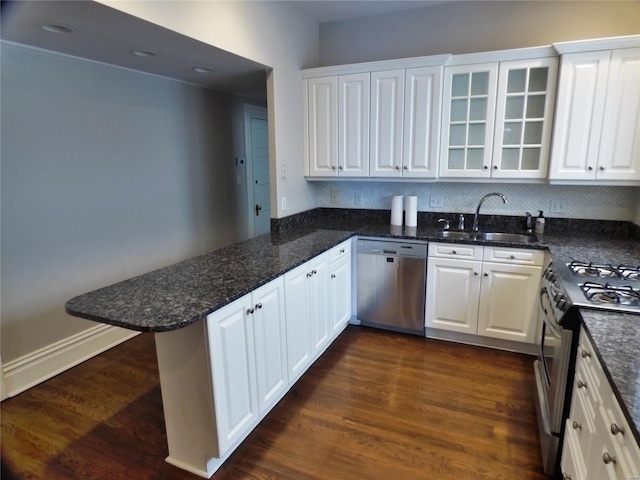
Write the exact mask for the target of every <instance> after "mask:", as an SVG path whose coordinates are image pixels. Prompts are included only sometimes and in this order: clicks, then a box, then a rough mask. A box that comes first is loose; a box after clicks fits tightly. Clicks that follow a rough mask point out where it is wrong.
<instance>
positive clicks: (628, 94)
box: [549, 36, 640, 184]
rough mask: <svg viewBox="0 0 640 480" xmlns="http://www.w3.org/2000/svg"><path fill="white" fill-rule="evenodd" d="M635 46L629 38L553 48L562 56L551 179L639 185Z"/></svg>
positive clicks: (638, 59) (639, 52)
mask: <svg viewBox="0 0 640 480" xmlns="http://www.w3.org/2000/svg"><path fill="white" fill-rule="evenodd" d="M639 44H640V36H632V37H623V39H621V40H614V39H612V40H611V41H587V42H576V43H563V44H556V45H555V46H556V48H557V50H558V51H559V52H560V53H562V54H563V55H562V57H561V67H560V80H559V85H558V102H557V111H556V121H555V127H554V139H553V146H552V152H551V168H550V172H549V178H550V179H551V180H556V181H576V182H574V183H585V182H588V183H594V182H599V183H604V184H606V183H612V182H613V183H618V184H639V183H640V47H638V46H637V45H639ZM616 45H619V46H623V47H631V46H633V45H635V47H634V48H611V47H612V46H616ZM585 50H587V51H585Z"/></svg>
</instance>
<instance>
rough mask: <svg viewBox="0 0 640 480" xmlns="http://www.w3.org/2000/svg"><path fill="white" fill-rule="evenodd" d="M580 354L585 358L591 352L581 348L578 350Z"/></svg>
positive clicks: (589, 355)
mask: <svg viewBox="0 0 640 480" xmlns="http://www.w3.org/2000/svg"><path fill="white" fill-rule="evenodd" d="M580 356H581V357H582V358H587V357H591V354H590V353H589V352H587V351H586V350H585V349H584V348H583V349H582V352H580Z"/></svg>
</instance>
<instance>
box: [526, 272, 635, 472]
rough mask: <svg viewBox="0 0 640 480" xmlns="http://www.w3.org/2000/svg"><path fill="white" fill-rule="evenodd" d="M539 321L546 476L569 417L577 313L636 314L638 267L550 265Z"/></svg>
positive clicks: (538, 406) (539, 396)
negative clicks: (580, 309)
mask: <svg viewBox="0 0 640 480" xmlns="http://www.w3.org/2000/svg"><path fill="white" fill-rule="evenodd" d="M539 300H540V302H539V317H541V318H542V320H543V328H542V338H541V341H540V352H539V354H538V359H537V360H536V361H535V362H534V373H535V377H536V410H537V415H538V431H539V434H540V446H541V449H542V459H543V465H544V470H545V473H547V474H548V475H553V474H554V473H555V472H556V471H557V470H558V468H557V467H558V461H559V458H560V448H561V445H562V437H563V435H564V424H565V422H564V420H565V419H566V418H567V416H568V415H569V409H570V401H571V385H572V383H573V381H572V380H573V379H572V377H573V371H574V367H575V355H576V349H577V340H578V329H579V328H580V317H579V313H578V310H577V308H573V307H581V308H594V309H604V310H609V311H619V312H627V313H635V314H638V315H640V267H638V266H628V265H618V266H614V265H610V264H594V263H589V262H577V261H574V262H571V263H557V264H553V263H552V264H550V265H549V266H548V267H547V269H546V270H545V272H544V274H543V276H542V281H541V283H540V298H539Z"/></svg>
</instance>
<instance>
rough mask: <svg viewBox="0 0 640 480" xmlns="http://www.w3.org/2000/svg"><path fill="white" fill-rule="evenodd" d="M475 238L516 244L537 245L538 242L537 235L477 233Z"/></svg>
mask: <svg viewBox="0 0 640 480" xmlns="http://www.w3.org/2000/svg"><path fill="white" fill-rule="evenodd" d="M474 238H475V239H476V240H498V241H502V242H514V243H535V242H537V241H538V239H537V238H536V236H535V235H524V234H520V233H497V232H484V233H476V235H475V237H474Z"/></svg>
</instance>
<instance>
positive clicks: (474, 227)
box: [472, 192, 507, 232]
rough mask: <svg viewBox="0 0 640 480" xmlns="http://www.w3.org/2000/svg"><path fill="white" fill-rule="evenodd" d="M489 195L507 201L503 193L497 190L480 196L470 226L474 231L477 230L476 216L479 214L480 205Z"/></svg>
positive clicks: (503, 201)
mask: <svg viewBox="0 0 640 480" xmlns="http://www.w3.org/2000/svg"><path fill="white" fill-rule="evenodd" d="M489 197H500V198H501V199H502V203H507V197H505V196H504V195H503V194H501V193H498V192H492V193H487V194H486V195H485V196H484V197H482V198H481V199H480V202H478V207H477V208H476V213H475V215H474V216H473V227H472V230H473V231H474V232H477V231H478V216H479V215H480V207H481V206H482V204H483V203H484V201H485V200H486V199H487V198H489Z"/></svg>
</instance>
